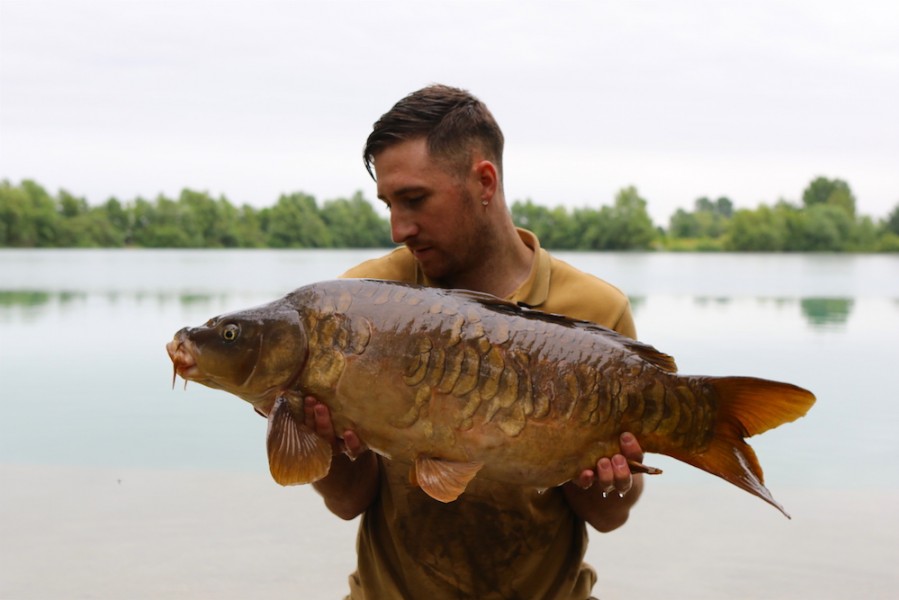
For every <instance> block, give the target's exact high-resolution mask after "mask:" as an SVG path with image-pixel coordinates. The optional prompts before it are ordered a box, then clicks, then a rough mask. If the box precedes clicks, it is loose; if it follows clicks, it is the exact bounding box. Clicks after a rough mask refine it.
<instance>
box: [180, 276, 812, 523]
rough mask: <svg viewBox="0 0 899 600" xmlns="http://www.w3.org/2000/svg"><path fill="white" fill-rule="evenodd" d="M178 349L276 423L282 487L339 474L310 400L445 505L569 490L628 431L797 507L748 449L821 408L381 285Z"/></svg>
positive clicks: (463, 303) (293, 303)
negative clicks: (311, 424)
mask: <svg viewBox="0 0 899 600" xmlns="http://www.w3.org/2000/svg"><path fill="white" fill-rule="evenodd" d="M167 350H168V353H169V356H170V357H171V359H172V362H173V365H174V370H175V372H176V373H177V374H178V375H180V376H181V377H183V378H184V380H185V383H186V382H187V381H188V380H190V381H196V382H198V383H201V384H203V385H206V386H209V387H211V388H216V389H221V390H224V391H227V392H230V393H232V394H234V395H236V396H239V397H240V398H242V399H244V400H246V401H247V402H249V403H250V404H252V405H253V407H254V408H255V409H256V411H257V412H259V413H260V414H262V415H264V416H266V417H267V418H268V421H269V426H268V433H267V449H268V457H269V467H270V470H271V473H272V476H273V477H274V479H275V481H277V482H278V483H280V484H282V485H292V484H302V483H310V482H313V481H316V480H318V479H320V478H322V477H324V476H325V475H326V474H327V473H328V470H329V468H330V462H331V455H332V449H331V446H330V444H329V443H328V442H327V441H326V440H325V439H324V438H322V437H320V436H318V435H317V434H316V433H315V432H313V431H312V430H311V429H309V428H307V427H306V425H305V423H304V411H303V398H304V397H305V396H306V395H312V396H315V397H316V398H317V399H318V400H319V401H321V402H322V403H324V404H326V405H327V406H328V408H329V409H330V411H331V416H332V420H333V422H334V426H335V428H336V430H337V431H345V430H347V429H352V430H354V431H356V432H357V433H358V435H359V437H360V439H362V440H364V442H365V443H366V445H367V446H368V447H369V448H370V449H372V450H373V451H375V452H377V453H379V454H381V455H383V456H385V457H387V458H389V459H392V460H398V461H404V462H406V463H409V465H410V469H411V472H410V481H413V482H415V483H417V484H418V485H419V486H420V487H421V488H422V489H423V490H424V491H425V492H426V493H427V494H428V495H430V496H432V497H433V498H436V499H437V500H440V501H443V502H450V501H452V500H455V499H456V498H457V497H458V496H459V495H460V494H462V493H463V492H464V490H465V487H466V486H467V484H468V482H469V481H471V479H472V478H474V477H475V475H477V476H479V477H485V478H489V479H492V480H495V481H500V482H506V483H509V484H514V485H526V486H534V487H536V488H541V489H545V488H549V487H553V486H557V485H560V484H563V483H565V482H567V481H569V480H571V479H573V478H575V477H576V476H577V475H578V474H579V473H580V472H581V471H583V470H584V469H590V468H595V465H596V462H597V460H598V459H600V458H601V457H604V456H612V455H614V454H616V453H618V452H619V451H620V449H619V446H618V439H619V436H620V434H621V433H623V432H625V431H630V432H632V433H633V434H634V435H635V436H636V437H637V439H638V441H639V442H640V445H641V446H642V448H643V449H644V451H646V452H650V453H653V452H654V453H660V454H665V455H668V456H671V457H673V458H676V459H678V460H681V461H683V462H685V463H688V464H690V465H693V466H695V467H698V468H700V469H703V470H705V471H708V472H709V473H712V474H714V475H717V476H719V477H722V478H723V479H725V480H726V481H729V482H731V483H733V484H734V485H736V486H738V487H740V488H742V489H744V490H746V491H748V492H749V493H751V494H754V495H756V496H758V497H760V498H762V499H763V500H765V501H766V502H768V503H770V504H772V505H773V506H775V507H777V508H778V509H779V510H781V512H784V510H783V508H782V507H781V506H780V505H779V504H778V503H777V502H776V501H775V500H774V498H773V497H772V496H771V493H770V492H769V491H768V489H767V488H766V487H765V485H764V479H763V475H762V469H761V466H760V465H759V462H758V460H757V458H756V455H755V453H754V452H753V450H752V448H751V447H750V446H749V445H748V444H747V443H746V442H745V441H744V438H746V437H750V436H752V435H755V434H759V433H762V432H764V431H767V430H768V429H771V428H773V427H777V426H778V425H781V424H783V423H787V422H790V421H793V420H795V419H797V418H799V417H801V416H803V415H804V414H805V413H806V412H807V411H808V410H809V408H810V407H811V406H812V404H813V403H814V401H815V397H814V395H813V394H812V393H811V392H809V391H807V390H804V389H802V388H799V387H796V386H794V385H791V384H787V383H780V382H775V381H768V380H764V379H757V378H752V377H706V376H684V375H678V374H677V368H676V366H675V363H674V360H673V359H672V358H671V357H670V356H668V355H666V354H663V353H661V352H659V351H658V350H656V349H655V348H653V347H652V346H649V345H646V344H643V343H641V342H637V341H634V340H631V339H629V338H627V337H625V336H622V335H619V334H618V333H616V332H614V331H611V330H609V329H606V328H604V327H601V326H599V325H596V324H593V323H589V322H586V321H577V320H573V319H568V318H565V317H562V316H559V315H551V314H547V313H543V312H540V311H536V310H531V309H528V308H524V307H520V306H517V305H515V304H513V303H511V302H507V301H504V300H501V299H499V298H495V297H493V296H490V295H487V294H482V293H477V292H468V291H462V290H443V289H436V288H424V287H420V286H414V285H409V284H404V283H397V282H388V281H379V280H365V279H343V280H337V281H328V282H320V283H315V284H312V285H308V286H305V287H302V288H299V289H297V290H296V291H294V292H292V293H290V294H288V295H287V296H285V297H283V298H281V299H279V300H276V301H274V302H271V303H269V304H265V305H262V306H259V307H256V308H251V309H248V310H244V311H239V312H234V313H230V314H226V315H222V316H218V317H215V318H213V319H210V320H209V321H208V322H207V323H205V324H204V325H201V326H199V327H192V328H184V329H181V330H180V331H178V332H177V333H176V334H175V337H174V339H173V340H172V341H171V342H169V343H168V345H167ZM631 467H632V470H634V471H643V472H658V471H657V470H654V469H652V468H651V467H645V466H644V465H640V464H636V463H633V464H632V465H631ZM784 514H785V515H786V512H784Z"/></svg>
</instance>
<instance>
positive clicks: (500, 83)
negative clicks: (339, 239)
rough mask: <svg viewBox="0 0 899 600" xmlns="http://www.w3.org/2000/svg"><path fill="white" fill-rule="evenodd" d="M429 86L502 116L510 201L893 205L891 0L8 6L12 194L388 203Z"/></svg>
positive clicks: (898, 9) (2, 68) (3, 113)
mask: <svg viewBox="0 0 899 600" xmlns="http://www.w3.org/2000/svg"><path fill="white" fill-rule="evenodd" d="M432 82H441V83H447V84H451V85H456V86H459V87H463V88H466V89H468V90H470V91H471V92H473V93H474V94H475V95H477V96H478V97H480V98H481V99H482V100H484V101H485V102H486V103H487V105H488V106H489V107H490V108H491V110H492V111H493V113H494V115H495V116H496V118H497V120H498V121H499V123H500V125H501V126H502V128H503V130H504V132H505V134H506V156H505V166H506V195H507V197H508V199H509V201H510V202H511V201H514V200H517V199H525V198H531V199H533V200H534V201H535V202H537V203H539V204H543V205H547V206H556V205H559V204H565V205H567V206H572V207H574V206H591V207H598V206H600V205H602V204H609V203H611V202H612V201H613V198H614V195H615V193H616V192H617V191H618V190H619V189H620V188H622V187H624V186H627V185H635V186H636V187H637V188H638V190H639V191H640V193H641V195H642V196H643V197H644V198H646V199H647V200H648V202H649V210H650V213H651V214H652V216H653V219H654V220H655V222H656V223H657V224H659V225H666V226H667V223H668V218H669V216H670V215H671V214H672V213H673V212H674V211H675V210H676V209H677V208H686V209H692V206H693V201H694V200H695V199H696V198H697V197H699V196H703V195H705V196H709V197H712V198H714V197H717V196H720V195H726V196H729V197H730V198H731V199H732V200H733V201H734V203H735V204H736V205H737V207H750V208H751V207H755V206H757V205H758V204H759V203H761V202H765V203H773V202H776V201H777V200H778V199H779V198H786V199H789V200H794V201H798V200H799V199H800V197H801V194H802V190H803V189H804V188H805V186H806V185H807V184H808V182H809V181H811V179H812V178H814V177H815V176H818V175H825V176H827V177H839V178H841V179H844V180H846V181H848V182H849V184H850V186H851V187H852V189H853V191H854V192H855V195H856V197H857V198H858V209H859V212H861V213H862V214H867V215H870V216H872V217H875V218H880V217H883V216H885V215H886V214H887V213H889V212H890V211H891V210H892V209H893V207H895V206H896V205H897V204H899V2H896V1H895V0H880V1H874V0H853V2H844V1H840V2H836V1H832V0H817V1H806V0H775V1H768V0H754V1H752V2H745V1H741V2H736V1H734V2H730V1H726V0H709V1H686V0H678V1H670V0H660V1H645V2H640V1H630V2H621V1H619V2H607V1H596V0H594V1H588V2H564V1H555V2H548V1H547V2H524V1H516V2H511V1H510V2H503V1H487V0H481V1H468V2H463V1H458V2H427V1H425V0H419V1H405V0H403V1H399V0H397V1H366V2H362V1H360V2H351V1H334V2H324V1H308V2H300V1H293V2H287V1H284V2H270V1H264V0H233V1H228V2H211V1H207V2H201V1H198V0H177V1H148V0H130V1H128V0H119V1H116V2H113V1H95V0H60V1H40V0H0V178H6V179H9V180H10V181H12V182H13V183H18V182H19V181H20V180H22V179H24V178H31V179H35V180H37V181H38V182H39V183H41V184H42V185H44V186H45V187H47V188H48V190H50V191H51V192H54V193H55V192H56V191H57V190H58V189H60V188H63V189H66V190H68V191H69V192H71V193H73V194H76V195H80V196H85V197H86V198H87V199H88V200H89V201H90V202H91V203H100V202H103V201H105V200H106V199H107V198H108V197H110V196H116V197H118V198H119V199H120V200H133V199H134V198H136V197H137V196H143V197H145V198H153V197H155V196H156V195H158V194H159V193H164V194H166V195H168V196H171V197H176V196H177V195H178V193H179V192H180V190H181V189H182V188H185V187H189V188H192V189H196V190H205V191H207V192H209V193H210V194H212V195H214V196H219V195H225V196H227V197H228V199H229V200H230V201H231V202H233V203H235V204H242V203H244V202H246V203H250V204H253V205H255V206H268V205H272V204H274V202H275V201H276V200H277V197H278V195H279V194H281V193H285V192H294V191H304V192H306V193H310V194H312V195H314V196H316V198H318V199H319V200H320V201H323V200H327V199H330V198H335V197H340V196H350V195H351V194H353V193H354V192H355V191H356V190H362V191H363V192H364V194H365V195H366V197H368V198H369V199H370V200H374V198H375V192H374V184H373V183H372V182H371V180H370V179H369V178H368V175H367V173H366V172H365V169H364V168H363V166H362V161H361V157H360V155H361V149H362V145H363V142H364V140H365V137H366V136H367V135H368V133H369V131H370V127H371V124H372V123H373V122H374V121H375V120H376V119H377V118H378V117H379V116H380V115H381V114H382V113H383V112H385V111H386V110H388V109H389V108H390V106H392V105H393V103H394V102H396V101H397V100H398V99H400V98H401V97H402V96H404V95H405V94H406V93H408V92H410V91H413V90H415V89H418V88H420V87H422V86H424V85H426V84H428V83H432ZM382 214H386V212H385V213H382Z"/></svg>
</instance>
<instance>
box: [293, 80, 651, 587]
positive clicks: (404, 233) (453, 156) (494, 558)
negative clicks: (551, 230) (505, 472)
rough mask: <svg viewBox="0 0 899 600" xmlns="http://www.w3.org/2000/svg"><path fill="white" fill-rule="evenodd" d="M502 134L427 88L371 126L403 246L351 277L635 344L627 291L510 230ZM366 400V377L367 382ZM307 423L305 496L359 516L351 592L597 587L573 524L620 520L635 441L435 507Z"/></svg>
mask: <svg viewBox="0 0 899 600" xmlns="http://www.w3.org/2000/svg"><path fill="white" fill-rule="evenodd" d="M502 152H503V134H502V132H501V130H500V128H499V126H498V125H497V124H496V121H495V120H494V118H493V116H492V115H491V114H490V112H489V111H488V110H487V107H486V106H485V105H484V104H483V103H481V102H480V101H479V100H477V99H476V98H474V97H473V96H471V95H470V94H468V93H467V92H465V91H463V90H459V89H455V88H450V87H447V86H441V85H435V86H429V87H426V88H424V89H422V90H419V91H417V92H414V93H412V94H410V95H409V96H407V97H406V98H404V99H402V100H400V101H399V102H398V103H397V104H396V105H395V106H394V107H393V108H392V109H391V110H390V111H388V112H387V113H385V114H384V115H383V116H382V117H381V119H380V120H379V121H378V122H377V123H375V125H374V129H373V131H372V133H371V135H370V136H369V138H368V142H367V144H366V147H365V151H364V159H365V164H366V168H368V170H369V173H370V174H371V175H372V177H373V178H374V179H375V180H376V182H377V188H378V198H380V199H381V200H382V201H383V202H384V203H385V204H386V205H387V207H388V208H389V210H390V224H391V230H392V235H393V240H394V242H396V243H402V244H404V246H403V247H402V248H399V249H397V250H394V251H393V252H391V253H390V254H388V255H387V256H384V257H382V258H379V259H375V260H372V261H368V262H365V263H363V264H361V265H358V266H357V267H355V268H353V269H351V270H350V271H348V272H347V273H346V274H345V276H346V277H373V278H380V279H391V280H398V281H406V282H412V283H420V284H424V285H431V286H439V287H443V288H464V289H470V290H478V291H482V292H488V293H491V294H494V295H496V296H499V297H502V298H507V299H509V300H512V301H514V302H521V303H523V304H526V305H528V306H531V307H534V308H537V309H541V310H544V311H547V312H553V313H559V314H565V315H567V316H570V317H573V318H578V319H586V320H590V321H594V322H597V323H600V324H601V325H604V326H606V327H609V328H613V329H616V330H617V331H618V332H620V333H622V334H624V335H627V336H630V337H634V336H635V330H634V324H633V318H632V316H631V312H630V306H629V304H628V301H627V298H626V296H624V294H622V293H621V292H620V291H618V290H617V289H615V288H614V287H612V286H610V285H609V284H607V283H605V282H603V281H601V280H599V279H597V278H595V277H593V276H592V275H588V274H586V273H583V272H581V271H578V270H576V269H574V268H573V267H571V266H570V265H567V264H565V263H564V262H562V261H559V260H557V259H555V258H553V257H551V256H550V255H549V254H548V253H547V252H546V251H545V250H542V249H541V248H540V245H539V242H538V241H537V239H536V237H535V236H534V235H533V234H531V233H530V232H527V231H524V230H521V229H516V228H515V226H514V225H513V223H512V218H511V215H510V213H509V210H508V208H507V207H506V201H505V197H504V194H503V183H502V182H503V178H502ZM372 393H373V394H376V393H377V382H372ZM306 423H307V425H309V426H310V427H313V428H314V429H315V430H316V431H317V432H318V433H319V434H321V435H323V436H325V437H327V438H329V439H330V440H331V441H332V444H333V446H334V449H335V459H334V461H333V463H332V466H331V471H330V473H329V474H328V476H327V477H325V478H324V479H322V480H320V481H318V482H316V483H315V484H314V485H315V489H316V490H317V491H318V492H319V493H320V494H321V495H322V497H323V498H324V501H325V504H326V506H327V507H328V508H329V510H331V511H332V512H333V513H334V514H336V515H338V516H340V517H342V518H344V519H352V518H354V517H356V516H358V515H360V514H361V515H363V516H362V521H361V524H360V532H359V539H358V553H359V562H358V571H357V572H356V573H354V574H353V575H352V576H351V577H350V588H351V594H350V598H351V599H353V600H358V599H366V600H372V599H383V598H407V599H418V598H423V599H426V600H439V599H443V598H477V599H488V598H521V599H525V598H527V599H531V598H534V599H536V598H541V599H551V600H556V599H557V600H584V599H586V598H588V597H589V596H590V590H591V588H592V587H593V584H594V583H595V581H596V575H595V573H594V572H593V570H592V569H591V568H590V567H589V566H587V565H585V564H583V557H584V552H585V550H586V544H587V532H586V527H585V525H584V523H585V522H586V523H589V524H590V525H591V526H593V527H594V528H595V529H596V530H598V531H601V532H606V531H611V530H613V529H616V528H618V527H620V526H621V525H623V524H624V522H625V521H626V520H627V518H628V514H629V512H630V509H631V507H632V506H633V505H634V503H635V502H636V501H637V498H638V497H639V495H640V493H641V491H642V487H643V481H642V476H641V475H632V474H631V473H630V470H629V468H628V465H627V459H633V460H636V461H642V459H643V452H642V450H641V448H640V446H639V444H638V443H637V441H636V439H634V437H633V436H632V435H630V434H624V435H623V436H622V438H621V454H618V455H615V456H612V457H609V458H602V459H600V460H599V461H598V463H597V464H596V465H595V467H594V468H593V469H588V470H585V471H583V472H582V473H581V474H580V476H579V477H577V478H575V480H574V481H572V482H569V483H567V484H565V485H563V486H560V487H558V488H554V489H550V490H546V491H545V492H543V491H539V490H534V489H527V488H519V487H516V486H509V485H505V484H498V483H494V482H491V481H487V480H481V479H478V478H475V479H474V480H473V481H472V482H471V483H470V484H469V486H468V488H467V490H466V491H465V493H464V494H462V496H460V497H459V499H457V500H456V501H454V502H451V503H448V504H443V503H441V502H437V501H435V500H433V499H432V498H430V497H428V496H427V495H426V494H425V493H424V492H422V491H421V490H420V489H418V488H417V487H415V486H413V485H412V484H410V483H409V481H408V465H402V464H395V463H394V462H393V461H390V460H388V459H385V458H382V457H379V456H377V455H375V454H374V453H373V452H370V451H368V450H366V449H365V446H364V440H360V439H359V438H358V436H357V435H356V434H355V433H354V432H353V431H342V432H335V431H334V430H333V427H332V425H331V419H330V414H329V412H328V409H327V407H326V406H324V405H323V404H320V403H318V402H316V400H315V399H314V398H307V399H306Z"/></svg>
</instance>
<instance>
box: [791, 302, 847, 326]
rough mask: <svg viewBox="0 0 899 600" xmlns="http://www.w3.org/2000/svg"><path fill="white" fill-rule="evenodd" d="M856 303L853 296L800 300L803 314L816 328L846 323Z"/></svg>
mask: <svg viewBox="0 0 899 600" xmlns="http://www.w3.org/2000/svg"><path fill="white" fill-rule="evenodd" d="M854 304H855V302H854V300H852V299H851V298H803V299H802V300H800V301H799V305H800V307H801V308H802V314H803V316H804V317H805V319H806V321H807V322H808V324H809V325H811V326H812V328H815V329H830V328H833V327H839V326H842V325H845V324H846V322H847V321H848V320H849V314H850V313H851V312H852V307H853V305H854Z"/></svg>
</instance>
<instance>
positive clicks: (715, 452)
mask: <svg viewBox="0 0 899 600" xmlns="http://www.w3.org/2000/svg"><path fill="white" fill-rule="evenodd" d="M694 381H696V382H698V383H702V384H708V385H711V387H712V388H713V389H714V390H715V394H716V395H717V396H718V398H717V406H718V417H717V422H716V424H715V434H714V437H713V439H712V441H711V443H710V444H709V446H708V448H707V449H706V450H704V451H703V452H701V453H686V452H684V453H677V454H675V453H671V456H673V457H674V458H677V459H678V460H682V461H684V462H686V463H688V464H691V465H693V466H694V467H698V468H700V469H703V470H704V471H708V472H709V473H711V474H713V475H717V476H718V477H721V478H722V479H724V480H726V481H729V482H731V483H732V484H734V485H736V486H737V487H740V488H742V489H744V490H746V491H747V492H749V493H750V494H754V495H756V496H758V497H759V498H761V499H762V500H764V501H765V502H768V503H769V504H771V505H772V506H774V507H775V508H777V509H778V510H780V512H782V513H783V514H784V515H785V516H786V517H787V518H790V515H788V514H787V512H786V511H785V510H784V509H783V507H782V506H781V505H780V504H778V502H777V501H776V500H774V497H773V496H772V495H771V492H770V491H768V488H766V487H765V479H764V475H763V474H762V467H761V466H760V465H759V461H758V459H757V458H756V456H755V452H754V451H753V450H752V448H751V447H750V446H749V444H747V443H746V442H745V441H744V438H747V437H751V436H753V435H756V434H759V433H763V432H765V431H768V430H769V429H773V428H775V427H777V426H778V425H782V424H784V423H789V422H791V421H795V420H796V419H798V418H799V417H801V416H803V415H805V413H806V412H808V410H809V409H810V408H811V407H812V405H813V404H814V403H815V396H814V394H812V393H811V392H809V391H808V390H805V389H802V388H800V387H797V386H795V385H791V384H789V383H781V382H777V381H768V380H766V379H756V378H753V377H718V378H716V377H702V378H695V379H694ZM694 389H695V388H694Z"/></svg>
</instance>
